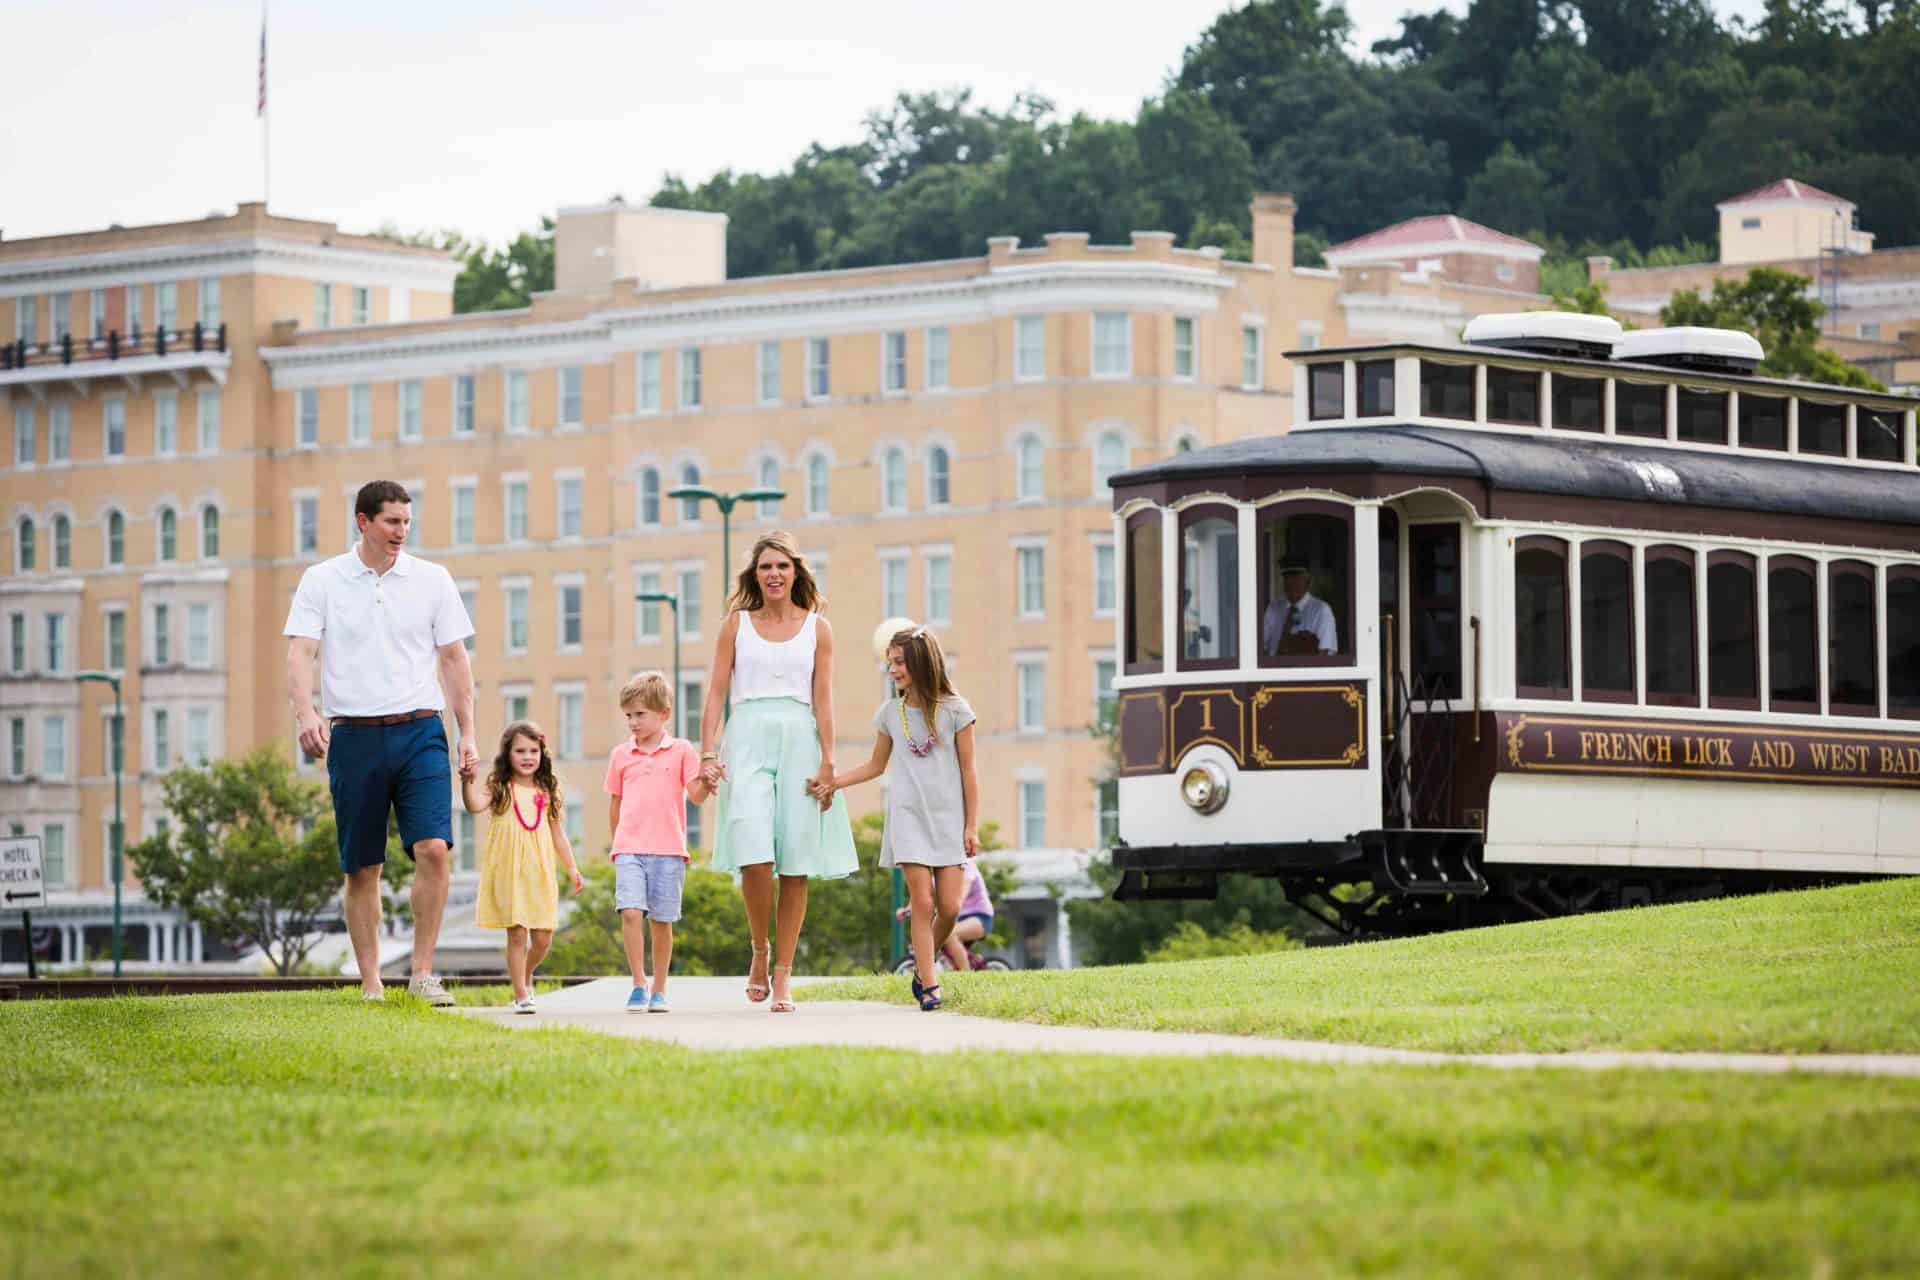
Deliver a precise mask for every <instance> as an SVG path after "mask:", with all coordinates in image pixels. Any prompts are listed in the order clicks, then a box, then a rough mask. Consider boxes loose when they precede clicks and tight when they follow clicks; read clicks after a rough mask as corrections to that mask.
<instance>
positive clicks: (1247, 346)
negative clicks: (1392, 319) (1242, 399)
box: [1240, 325, 1391, 391]
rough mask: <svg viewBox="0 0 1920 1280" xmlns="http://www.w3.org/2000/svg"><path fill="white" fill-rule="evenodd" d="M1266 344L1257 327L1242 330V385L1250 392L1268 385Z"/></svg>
mask: <svg viewBox="0 0 1920 1280" xmlns="http://www.w3.org/2000/svg"><path fill="white" fill-rule="evenodd" d="M1265 344H1266V334H1265V333H1264V332H1263V331H1262V330H1260V329H1258V328H1256V327H1255V326H1253V325H1247V326H1245V327H1244V328H1242V329H1241V330H1240V385H1241V386H1242V387H1244V388H1246V389H1247V390H1249V391H1254V390H1258V389H1259V388H1260V387H1261V386H1263V385H1265V383H1266V376H1265V373H1266V359H1265V357H1264V355H1263V352H1262V348H1263V347H1264V346H1265ZM1389 367H1391V366H1389Z"/></svg>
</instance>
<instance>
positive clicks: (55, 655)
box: [47, 613, 67, 676]
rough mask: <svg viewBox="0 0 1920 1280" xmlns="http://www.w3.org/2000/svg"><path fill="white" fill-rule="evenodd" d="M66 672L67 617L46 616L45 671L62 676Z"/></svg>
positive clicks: (59, 615) (60, 615)
mask: <svg viewBox="0 0 1920 1280" xmlns="http://www.w3.org/2000/svg"><path fill="white" fill-rule="evenodd" d="M66 670H67V615H66V614H64V613H50V614H48V615H47V671H48V672H49V673H50V674H52V675H56V676H57V675H64V674H65V673H66Z"/></svg>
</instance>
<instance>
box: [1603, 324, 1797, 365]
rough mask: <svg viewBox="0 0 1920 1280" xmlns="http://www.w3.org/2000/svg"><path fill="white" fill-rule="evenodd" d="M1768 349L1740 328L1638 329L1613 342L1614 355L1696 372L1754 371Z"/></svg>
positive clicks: (1642, 362) (1632, 361) (1633, 361)
mask: <svg viewBox="0 0 1920 1280" xmlns="http://www.w3.org/2000/svg"><path fill="white" fill-rule="evenodd" d="M1766 354H1767V353H1766V352H1765V351H1763V350H1761V348H1760V342H1759V339H1757V338H1755V337H1754V336H1753V335H1752V334H1750V333H1742V332H1740V330H1738V329H1702V328H1697V327H1693V326H1682V327H1679V328H1673V329H1635V330H1634V331H1633V332H1631V333H1628V334H1624V335H1622V336H1621V338H1620V340H1619V341H1618V342H1616V343H1614V344H1613V358H1614V359H1615V360H1621V361H1626V362H1629V363H1632V364H1652V365H1659V366H1660V367H1661V368H1664V369H1691V370H1693V371H1694V372H1696V373H1739V374H1751V373H1752V372H1753V371H1754V369H1755V368H1757V367H1758V366H1759V364H1760V362H1761V361H1762V360H1764V359H1765V358H1766Z"/></svg>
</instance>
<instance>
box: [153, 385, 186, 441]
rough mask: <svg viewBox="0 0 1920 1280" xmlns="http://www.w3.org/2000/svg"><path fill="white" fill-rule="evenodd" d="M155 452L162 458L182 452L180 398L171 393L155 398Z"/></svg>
mask: <svg viewBox="0 0 1920 1280" xmlns="http://www.w3.org/2000/svg"><path fill="white" fill-rule="evenodd" d="M153 451H154V453H155V454H157V455H158V456H160V457H162V458H170V457H172V456H173V455H174V454H176V453H178V452H179V451H180V398H179V397H178V396H176V395H174V394H173V393H172V392H170V391H169V392H165V393H162V394H160V395H157V396H155V397H154V398H153Z"/></svg>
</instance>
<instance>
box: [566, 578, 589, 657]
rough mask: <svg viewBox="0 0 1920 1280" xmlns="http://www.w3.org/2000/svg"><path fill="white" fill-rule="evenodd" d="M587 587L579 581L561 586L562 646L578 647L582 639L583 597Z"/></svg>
mask: <svg viewBox="0 0 1920 1280" xmlns="http://www.w3.org/2000/svg"><path fill="white" fill-rule="evenodd" d="M585 594H586V588H585V587H582V586H581V585H580V584H579V583H577V582H566V583H562V584H561V586H560V647H561V648H562V649H578V648H579V647H580V642H581V639H582V635H581V633H582V630H583V626H582V622H581V618H580V609H581V604H580V601H581V597H582V596H584V595H585Z"/></svg>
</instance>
